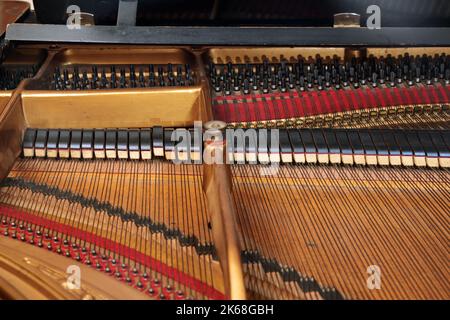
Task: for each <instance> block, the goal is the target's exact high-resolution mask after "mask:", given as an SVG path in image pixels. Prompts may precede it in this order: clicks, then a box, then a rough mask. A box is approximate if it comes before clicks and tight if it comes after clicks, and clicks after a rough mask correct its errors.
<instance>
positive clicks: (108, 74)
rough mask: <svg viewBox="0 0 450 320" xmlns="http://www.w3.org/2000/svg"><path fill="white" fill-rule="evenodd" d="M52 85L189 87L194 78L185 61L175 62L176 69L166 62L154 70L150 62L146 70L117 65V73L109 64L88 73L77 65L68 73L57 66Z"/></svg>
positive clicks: (63, 87)
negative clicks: (107, 66)
mask: <svg viewBox="0 0 450 320" xmlns="http://www.w3.org/2000/svg"><path fill="white" fill-rule="evenodd" d="M146 73H147V74H146ZM52 85H53V89H54V90H86V89H115V88H148V87H150V88H151V87H176V86H192V85H194V78H193V72H192V70H191V67H190V65H189V64H186V65H184V68H183V66H181V65H178V66H177V67H176V69H175V68H174V66H173V65H172V64H168V65H167V68H166V70H164V68H163V66H162V65H159V66H158V67H157V68H156V70H155V66H154V65H153V64H151V65H149V66H148V68H147V72H145V71H144V68H143V67H140V68H139V70H138V71H137V72H136V69H135V66H134V65H130V66H129V68H128V70H127V69H125V68H123V67H122V68H120V69H119V73H117V68H116V67H115V66H111V67H110V68H109V70H107V69H106V68H105V67H103V68H102V69H101V71H99V69H98V67H97V66H93V67H92V70H91V72H90V73H88V71H87V70H83V71H82V72H80V69H79V68H78V67H74V68H73V71H72V72H70V71H69V70H68V69H63V71H62V72H61V70H60V69H59V68H58V67H57V68H56V69H55V73H54V75H53V81H52Z"/></svg>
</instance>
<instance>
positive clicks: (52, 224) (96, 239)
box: [0, 205, 225, 300]
mask: <svg viewBox="0 0 450 320" xmlns="http://www.w3.org/2000/svg"><path fill="white" fill-rule="evenodd" d="M0 214H2V215H5V216H7V217H10V218H14V219H19V220H22V221H24V222H28V223H32V224H34V225H37V226H40V227H42V228H47V229H51V230H54V231H57V232H60V233H63V234H67V235H69V236H76V237H77V238H78V239H80V240H83V241H87V242H89V243H95V244H96V245H97V244H101V245H98V246H102V247H103V248H104V249H106V250H110V251H115V252H120V254H121V255H122V256H123V257H126V258H131V257H133V258H134V259H135V261H137V262H139V263H141V264H144V265H146V266H147V267H149V268H151V269H153V270H155V271H157V272H158V273H161V274H162V275H165V276H167V277H171V278H173V279H177V281H178V282H179V283H181V284H184V285H186V286H188V287H189V288H191V289H193V290H195V291H197V292H199V293H201V294H203V295H204V296H207V297H208V298H210V299H219V300H223V299H225V296H224V295H223V294H222V293H221V292H219V291H217V290H216V289H214V288H213V287H210V286H209V285H207V284H205V283H204V282H202V281H200V280H198V279H196V278H194V277H191V276H190V275H188V274H185V273H184V272H181V271H179V270H177V269H175V268H173V267H170V266H168V265H166V264H165V263H163V262H161V261H159V260H156V259H154V258H152V257H150V256H148V255H145V254H143V253H142V252H139V251H137V250H136V249H133V248H130V247H128V246H125V245H123V244H121V243H118V242H115V241H112V240H110V239H107V238H104V237H101V236H99V235H96V234H94V233H90V232H87V231H84V230H81V229H78V228H75V227H72V226H69V225H66V224H62V223H59V222H56V221H53V220H50V219H46V218H43V217H39V216H36V215H34V214H33V213H32V212H26V211H22V210H17V209H16V208H12V207H7V206H5V205H0Z"/></svg>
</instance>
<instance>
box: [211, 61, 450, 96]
mask: <svg viewBox="0 0 450 320" xmlns="http://www.w3.org/2000/svg"><path fill="white" fill-rule="evenodd" d="M209 70H210V79H211V82H212V86H213V88H214V90H215V91H216V92H218V93H219V92H222V93H224V94H225V95H230V94H232V93H233V92H243V93H244V94H248V93H250V92H251V91H259V92H262V93H269V92H271V91H281V92H286V91H288V90H294V89H297V90H299V91H305V90H309V89H311V90H312V89H314V90H316V89H317V90H324V89H327V88H335V89H341V88H346V87H353V88H358V87H360V86H372V87H378V86H391V87H394V86H401V85H407V86H413V85H417V84H419V83H423V84H426V85H432V84H434V83H438V82H444V83H445V84H449V83H450V59H449V58H448V56H445V55H441V56H440V57H438V58H430V57H426V56H424V57H421V58H418V57H416V58H414V59H413V58H411V57H407V58H402V59H393V58H391V57H388V58H386V59H383V58H380V59H375V58H373V57H370V58H368V59H365V60H362V59H355V58H353V59H351V61H349V62H345V63H340V62H339V60H338V59H333V60H332V61H331V62H329V63H323V61H322V59H321V58H318V59H317V60H316V61H315V62H314V63H305V62H304V61H303V60H301V59H300V60H299V62H297V63H288V62H286V61H281V62H280V63H278V64H272V63H269V62H268V61H267V60H264V61H263V63H262V64H249V63H247V64H238V65H234V64H231V63H228V64H226V65H215V64H214V63H211V64H210V67H209Z"/></svg>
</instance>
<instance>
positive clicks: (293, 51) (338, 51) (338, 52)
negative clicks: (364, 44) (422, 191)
mask: <svg viewBox="0 0 450 320" xmlns="http://www.w3.org/2000/svg"><path fill="white" fill-rule="evenodd" d="M344 51H345V49H344V48H301V47H297V48H254V47H247V48H241V47H226V48H225V47H224V48H210V49H209V50H208V52H207V57H206V58H210V59H211V60H212V61H213V62H214V63H228V62H232V63H245V62H262V61H263V60H264V59H269V61H274V62H276V61H279V59H280V58H285V59H287V60H291V59H297V58H298V56H301V57H303V58H304V59H308V58H309V57H316V56H317V55H320V56H321V57H323V58H333V57H334V56H338V57H344Z"/></svg>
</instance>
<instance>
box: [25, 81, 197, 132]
mask: <svg viewBox="0 0 450 320" xmlns="http://www.w3.org/2000/svg"><path fill="white" fill-rule="evenodd" d="M22 99H23V107H24V113H25V118H26V120H27V125H28V127H40V128H83V127H84V128H89V127H91V128H139V127H151V126H156V125H162V126H174V127H178V126H191V125H192V124H193V122H194V121H195V120H201V115H202V114H203V111H202V108H204V107H205V104H204V100H203V99H202V95H201V88H200V87H192V88H186V89H165V88H162V89H161V88H158V89H145V90H137V89H120V90H102V91H100V90H99V91H93V90H89V91H82V92H81V91H76V92H58V91H54V92H52V91H24V92H23V93H22ZM43 115H45V116H43Z"/></svg>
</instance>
